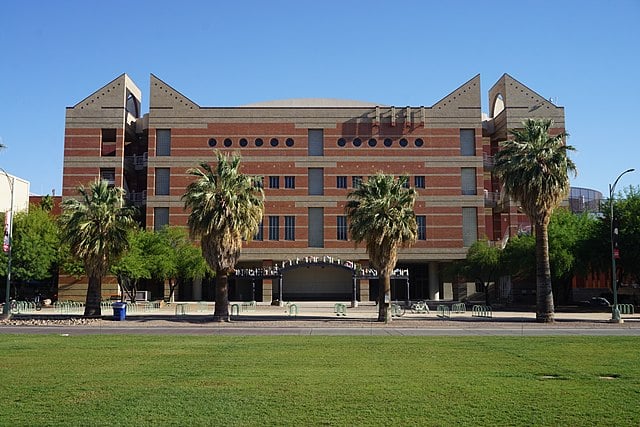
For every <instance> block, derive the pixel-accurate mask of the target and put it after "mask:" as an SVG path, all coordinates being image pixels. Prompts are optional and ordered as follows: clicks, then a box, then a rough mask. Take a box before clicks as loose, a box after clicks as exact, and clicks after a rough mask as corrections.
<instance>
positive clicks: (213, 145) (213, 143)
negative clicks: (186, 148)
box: [209, 138, 218, 147]
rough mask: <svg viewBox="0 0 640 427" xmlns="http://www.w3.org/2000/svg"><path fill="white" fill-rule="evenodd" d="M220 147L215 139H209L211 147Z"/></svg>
mask: <svg viewBox="0 0 640 427" xmlns="http://www.w3.org/2000/svg"><path fill="white" fill-rule="evenodd" d="M216 145H218V141H216V139H215V138H209V147H215V146H216Z"/></svg>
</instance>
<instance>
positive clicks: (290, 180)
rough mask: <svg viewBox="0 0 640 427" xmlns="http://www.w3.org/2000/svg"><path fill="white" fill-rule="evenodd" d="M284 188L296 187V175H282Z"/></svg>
mask: <svg viewBox="0 0 640 427" xmlns="http://www.w3.org/2000/svg"><path fill="white" fill-rule="evenodd" d="M284 188H296V177H295V176H285V177H284Z"/></svg>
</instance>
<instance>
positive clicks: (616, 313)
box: [609, 169, 635, 323]
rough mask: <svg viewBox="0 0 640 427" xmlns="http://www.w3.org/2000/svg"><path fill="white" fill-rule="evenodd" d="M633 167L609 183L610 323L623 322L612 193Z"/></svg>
mask: <svg viewBox="0 0 640 427" xmlns="http://www.w3.org/2000/svg"><path fill="white" fill-rule="evenodd" d="M634 170H635V169H627V170H626V171H624V172H622V173H621V174H620V175H618V177H617V178H616V180H615V181H614V182H613V185H609V204H610V205H611V212H610V220H611V230H610V231H611V235H610V237H611V278H612V284H613V309H612V310H611V322H612V323H623V322H624V321H623V320H622V318H621V317H620V310H619V309H618V283H617V278H616V276H617V274H616V254H615V247H614V242H613V224H614V220H613V198H614V193H615V191H616V184H617V183H618V181H619V180H620V178H622V175H624V174H626V173H629V172H633V171H634Z"/></svg>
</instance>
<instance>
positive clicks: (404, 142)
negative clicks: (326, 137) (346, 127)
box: [338, 138, 424, 147]
mask: <svg viewBox="0 0 640 427" xmlns="http://www.w3.org/2000/svg"><path fill="white" fill-rule="evenodd" d="M351 143H352V144H353V146H354V147H360V146H361V145H362V139H360V138H354V139H353V140H352V141H351ZM382 143H383V144H384V146H385V147H391V146H392V145H393V139H391V138H385V139H384V141H383V142H382ZM413 143H414V144H415V146H416V147H422V146H423V145H424V140H423V139H422V138H416V139H415V140H414V141H413ZM367 144H368V145H369V147H375V146H376V145H378V140H377V139H375V138H370V139H369V140H368V141H367ZM398 144H400V146H401V147H406V146H407V145H409V141H408V140H407V139H406V138H401V139H400V141H398ZM345 145H347V140H346V139H344V138H340V139H338V147H344V146H345Z"/></svg>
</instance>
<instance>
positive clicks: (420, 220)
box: [416, 215, 427, 240]
mask: <svg viewBox="0 0 640 427" xmlns="http://www.w3.org/2000/svg"><path fill="white" fill-rule="evenodd" d="M416 223H417V225H418V240H427V217H426V216H424V215H416Z"/></svg>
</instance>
